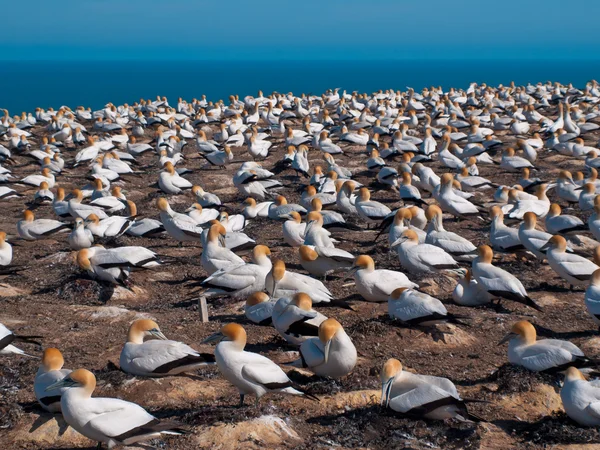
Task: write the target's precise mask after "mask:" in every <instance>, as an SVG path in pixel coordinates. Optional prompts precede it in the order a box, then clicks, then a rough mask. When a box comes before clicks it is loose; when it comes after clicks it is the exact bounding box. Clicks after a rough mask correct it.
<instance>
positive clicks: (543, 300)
mask: <svg viewBox="0 0 600 450" xmlns="http://www.w3.org/2000/svg"><path fill="white" fill-rule="evenodd" d="M534 301H535V302H536V303H537V304H538V305H540V306H542V307H544V308H545V307H547V306H550V305H556V304H558V303H564V302H561V301H560V300H559V299H558V298H556V297H555V296H554V295H550V294H545V295H542V296H541V297H537V298H535V299H534Z"/></svg>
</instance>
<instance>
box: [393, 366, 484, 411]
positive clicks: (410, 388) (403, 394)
mask: <svg viewBox="0 0 600 450" xmlns="http://www.w3.org/2000/svg"><path fill="white" fill-rule="evenodd" d="M466 401H467V400H462V399H461V398H460V395H459V393H458V391H457V390H456V386H454V383H452V381H450V380H448V379H447V378H441V377H433V376H429V375H418V374H414V373H410V372H407V371H406V370H403V368H402V364H401V363H400V361H398V360H397V359H394V358H391V359H388V360H387V361H386V362H385V364H384V365H383V369H382V371H381V404H382V405H384V406H386V407H389V408H391V409H393V410H394V411H397V412H400V413H403V414H406V415H408V416H416V417H423V418H425V419H433V420H445V419H458V420H460V421H467V420H472V421H477V422H478V421H479V420H480V419H479V417H477V416H474V415H473V414H471V413H469V411H468V409H467V406H466Z"/></svg>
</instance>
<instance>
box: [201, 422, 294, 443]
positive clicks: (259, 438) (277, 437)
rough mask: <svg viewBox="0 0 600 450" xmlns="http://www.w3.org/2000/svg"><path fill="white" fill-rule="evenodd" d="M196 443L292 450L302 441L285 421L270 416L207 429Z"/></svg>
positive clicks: (202, 431)
mask: <svg viewBox="0 0 600 450" xmlns="http://www.w3.org/2000/svg"><path fill="white" fill-rule="evenodd" d="M195 441H196V445H197V446H198V447H197V448H219V449H221V450H228V449H231V450H234V449H263V448H265V447H268V448H280V447H283V446H286V447H288V446H289V447H293V446H294V445H297V444H299V443H301V442H302V439H301V438H300V436H298V433H296V431H294V430H293V429H292V428H290V426H289V425H288V424H287V423H286V422H285V421H284V420H283V419H281V418H279V417H277V416H271V415H269V416H261V417H259V418H257V419H253V420H249V421H246V422H238V423H235V424H219V425H215V426H212V427H209V428H206V429H204V430H201V431H199V432H198V435H197V437H196V439H195Z"/></svg>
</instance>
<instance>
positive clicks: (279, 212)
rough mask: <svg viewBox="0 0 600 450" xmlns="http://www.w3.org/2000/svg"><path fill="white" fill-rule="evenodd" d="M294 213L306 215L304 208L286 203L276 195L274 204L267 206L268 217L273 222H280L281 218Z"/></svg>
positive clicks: (283, 198)
mask: <svg viewBox="0 0 600 450" xmlns="http://www.w3.org/2000/svg"><path fill="white" fill-rule="evenodd" d="M292 211H296V212H298V213H300V214H306V208H305V207H304V206H301V205H298V204H296V203H288V201H287V199H286V198H285V197H284V196H283V195H278V196H277V198H276V199H275V202H274V203H272V204H271V205H269V212H268V217H269V219H273V220H281V218H282V216H284V215H286V214H289V213H290V212H292Z"/></svg>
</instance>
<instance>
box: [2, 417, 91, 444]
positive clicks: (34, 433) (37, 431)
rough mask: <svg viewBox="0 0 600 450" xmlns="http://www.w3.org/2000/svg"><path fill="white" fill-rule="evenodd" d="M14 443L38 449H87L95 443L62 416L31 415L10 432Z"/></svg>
mask: <svg viewBox="0 0 600 450" xmlns="http://www.w3.org/2000/svg"><path fill="white" fill-rule="evenodd" d="M10 435H11V441H12V442H14V443H18V442H21V443H30V444H35V446H36V447H38V448H39V447H46V446H50V447H52V448H57V447H79V446H81V445H85V446H86V447H90V446H93V445H94V443H92V441H90V440H89V439H87V438H86V437H84V436H82V435H81V434H79V433H78V432H77V431H75V430H74V429H73V428H71V427H70V426H68V425H67V424H66V422H65V421H64V419H63V417H62V416H61V415H60V414H50V413H42V414H41V415H39V416H38V415H37V414H29V415H26V416H24V417H23V420H21V421H20V423H19V425H17V426H16V427H15V428H13V429H12V430H11V431H10Z"/></svg>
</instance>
